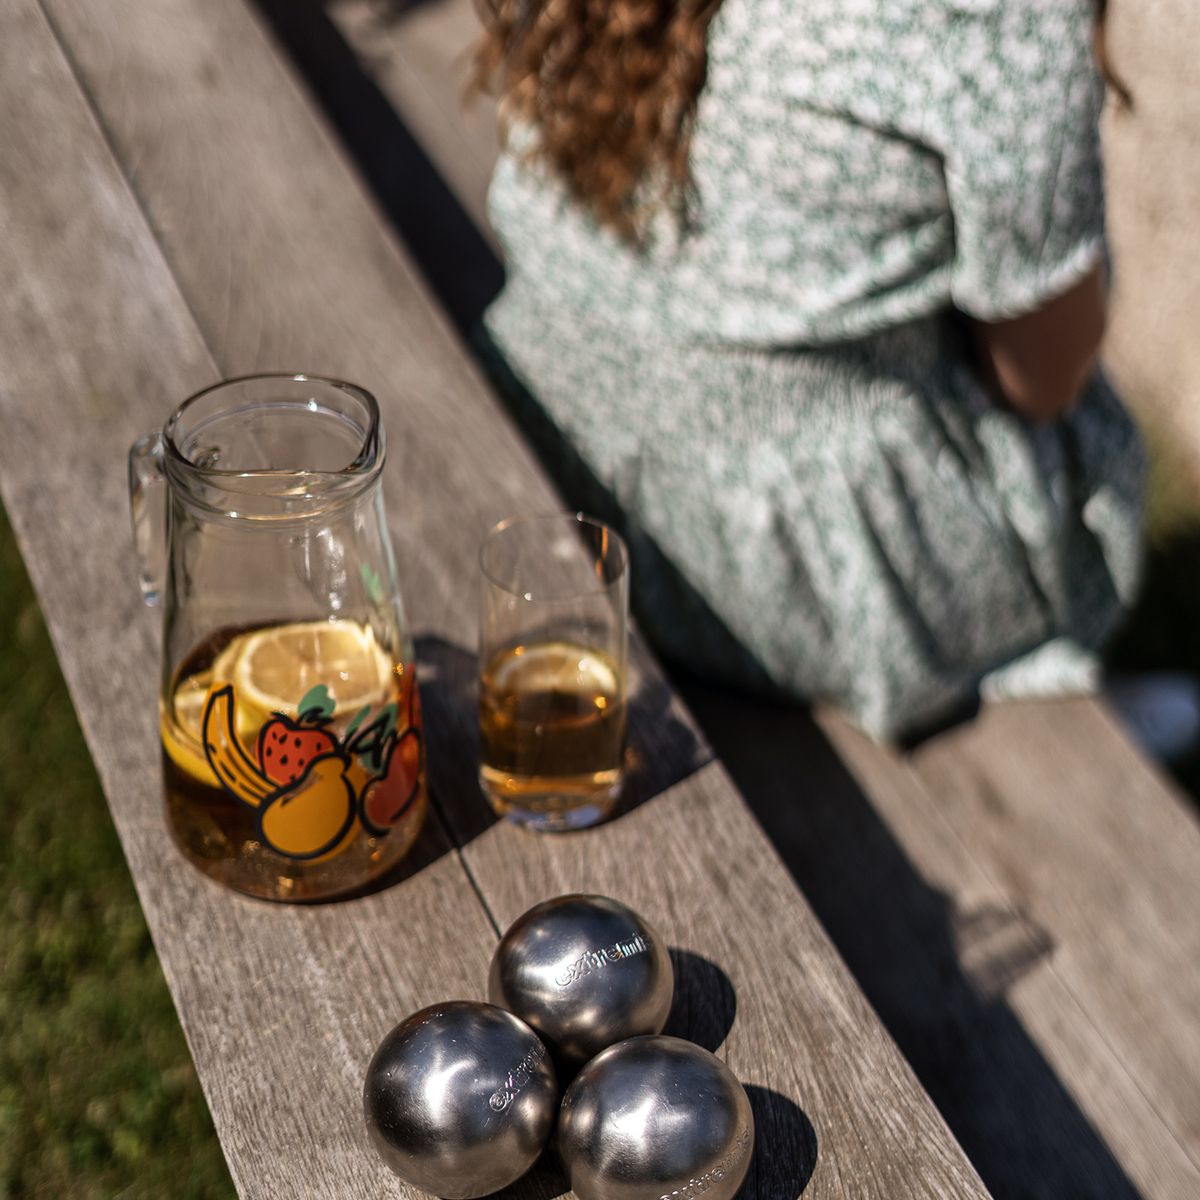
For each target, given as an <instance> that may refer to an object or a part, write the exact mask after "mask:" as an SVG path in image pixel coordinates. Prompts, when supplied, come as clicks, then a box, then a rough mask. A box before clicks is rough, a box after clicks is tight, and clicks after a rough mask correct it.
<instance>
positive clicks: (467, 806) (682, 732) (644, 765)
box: [416, 636, 712, 846]
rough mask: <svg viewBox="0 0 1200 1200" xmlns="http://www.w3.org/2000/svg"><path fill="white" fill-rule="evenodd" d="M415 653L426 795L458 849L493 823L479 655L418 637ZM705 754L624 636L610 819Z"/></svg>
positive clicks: (644, 656)
mask: <svg viewBox="0 0 1200 1200" xmlns="http://www.w3.org/2000/svg"><path fill="white" fill-rule="evenodd" d="M416 650H417V663H418V671H419V679H420V681H421V705H422V708H423V710H424V712H425V727H426V740H427V745H428V747H429V784H430V792H431V795H432V797H433V800H434V802H435V804H436V805H437V806H438V809H439V811H440V812H441V814H442V816H443V819H444V820H445V822H446V824H447V826H448V827H449V829H450V831H451V835H452V837H453V838H454V840H455V841H456V842H457V843H458V844H459V845H460V846H464V845H466V844H467V843H469V842H471V841H473V840H474V839H475V838H477V837H478V836H479V835H480V834H481V833H483V832H484V831H485V830H487V829H489V828H490V827H491V826H492V825H494V824H495V823H496V821H497V820H498V818H497V817H496V815H495V813H493V812H492V810H491V808H490V807H489V805H488V803H487V801H486V800H485V799H484V797H483V793H482V792H481V791H480V788H479V778H478V769H479V718H478V703H479V700H478V688H477V674H478V660H477V658H476V656H475V654H474V653H473V652H471V651H468V650H464V649H463V648H462V647H461V646H456V645H454V644H453V643H452V642H448V641H446V640H445V639H444V638H440V637H421V636H418V637H417V639H416ZM711 757H712V752H711V750H710V749H709V748H708V745H707V743H706V742H704V741H703V739H702V738H700V737H698V736H697V733H696V731H695V729H694V727H692V725H691V724H690V722H689V721H688V718H687V716H686V714H685V713H684V712H683V710H682V708H681V706H680V705H679V703H678V701H677V700H676V699H675V696H674V694H673V693H672V691H671V689H670V687H669V686H668V684H667V683H666V681H665V679H664V678H663V676H662V674H661V672H660V671H659V669H658V667H657V666H656V665H655V664H654V662H653V660H652V659H651V658H650V656H649V654H648V653H647V652H646V650H645V648H644V647H643V646H642V645H641V644H640V642H638V641H637V640H636V639H631V641H630V695H629V749H628V751H627V753H626V777H625V791H624V794H623V796H622V800H621V805H620V808H619V810H618V813H617V815H616V816H614V817H613V818H612V819H613V820H620V819H621V817H622V816H623V815H624V814H625V813H627V812H630V811H631V810H632V809H634V808H637V807H638V806H639V805H640V804H643V803H644V802H645V801H647V800H649V799H650V798H651V797H653V796H657V795H658V794H659V793H660V792H663V791H666V789H667V788H669V787H671V786H672V785H673V784H675V783H678V782H679V781H680V780H682V779H685V778H687V776H689V775H691V774H692V772H694V771H695V770H697V769H698V768H699V767H701V766H703V765H704V763H706V762H708V761H709V760H710V759H711ZM556 836H564V837H569V836H574V835H570V834H561V835H556Z"/></svg>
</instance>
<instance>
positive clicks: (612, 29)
mask: <svg viewBox="0 0 1200 1200" xmlns="http://www.w3.org/2000/svg"><path fill="white" fill-rule="evenodd" d="M1107 2H1108V0H1096V18H1097V24H1096V34H1095V48H1096V57H1097V60H1098V62H1099V65H1100V69H1101V71H1102V72H1103V74H1104V77H1105V79H1106V80H1107V82H1108V83H1109V85H1110V86H1111V87H1112V88H1113V90H1114V91H1115V92H1116V94H1117V96H1118V97H1119V99H1120V101H1121V102H1122V103H1123V104H1124V105H1127V106H1128V105H1129V104H1130V103H1131V100H1130V96H1129V92H1128V90H1127V89H1126V88H1125V86H1124V84H1123V83H1122V82H1121V81H1120V80H1119V79H1118V78H1117V77H1116V76H1115V74H1114V73H1113V72H1112V70H1111V69H1110V67H1109V62H1108V55H1107V48H1106V45H1105V39H1104V32H1105V27H1104V21H1105V9H1106V8H1107ZM476 3H477V6H478V8H479V10H480V18H481V20H482V21H483V26H484V35H483V38H482V40H481V42H480V44H479V47H478V49H477V51H476V55H475V69H474V74H473V81H472V82H473V86H474V87H477V88H486V87H488V86H489V85H492V84H495V85H496V86H497V88H498V91H499V93H500V97H501V109H500V111H501V124H502V128H504V127H507V126H509V125H511V124H513V123H514V122H517V123H520V124H523V125H527V126H529V127H531V128H532V129H534V130H535V131H536V135H537V137H536V145H535V147H534V149H533V150H532V152H531V153H532V156H533V157H535V158H536V159H537V160H539V161H541V162H544V163H546V164H547V165H548V166H549V167H550V168H551V169H552V171H553V172H554V174H555V175H556V176H557V177H558V178H559V179H561V180H562V181H563V182H564V183H565V184H566V186H567V188H568V190H569V191H570V193H571V194H572V195H573V196H574V197H575V199H576V200H577V201H578V202H579V203H580V204H581V205H583V206H584V207H585V208H586V209H588V210H590V211H591V212H592V214H593V215H594V216H595V217H596V219H597V220H598V221H599V222H600V223H601V224H603V225H607V226H609V227H610V228H612V229H615V230H616V231H617V232H618V233H620V234H621V235H622V236H623V237H624V238H626V239H627V240H629V241H631V242H635V243H636V242H639V241H640V240H641V235H642V234H643V232H644V230H645V223H646V219H647V217H648V216H649V214H650V213H651V212H652V211H653V210H654V209H655V208H656V207H658V206H660V205H662V204H664V203H665V204H668V205H670V206H671V208H672V209H673V210H674V211H675V212H676V213H677V214H678V215H680V216H681V217H684V218H686V215H687V210H688V203H689V192H690V184H691V177H690V173H689V169H688V148H689V142H690V139H691V132H692V125H693V122H694V120H695V114H696V101H697V98H698V96H699V93H700V89H701V87H702V86H703V85H704V78H705V73H706V70H707V65H708V48H707V38H708V26H709V22H710V21H711V20H712V18H713V16H714V14H715V13H716V11H717V9H718V8H719V7H720V5H721V0H476Z"/></svg>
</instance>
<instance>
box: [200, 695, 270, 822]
mask: <svg viewBox="0 0 1200 1200" xmlns="http://www.w3.org/2000/svg"><path fill="white" fill-rule="evenodd" d="M201 733H202V736H203V738H204V757H205V758H206V759H207V760H208V765H209V766H210V767H211V768H212V772H213V774H214V775H215V776H216V777H217V778H218V779H219V780H220V781H221V785H222V786H223V787H224V788H226V790H228V791H230V792H232V793H233V794H234V795H235V796H236V797H237V798H238V799H239V800H242V801H245V803H247V804H249V805H251V806H252V807H254V808H258V807H259V805H261V804H262V802H263V801H264V800H265V799H266V798H267V797H268V796H269V795H270V794H271V793H272V792H274V791H275V790H276V786H275V784H273V783H272V782H271V781H270V780H269V779H268V778H267V777H266V776H265V775H264V774H263V773H262V771H260V770H259V768H258V764H257V763H256V762H255V761H254V759H252V758H251V757H250V755H248V754H247V753H246V751H245V750H244V749H242V743H241V742H239V741H238V737H237V732H236V730H235V726H234V723H233V685H232V684H228V683H227V684H226V685H225V686H224V687H223V688H220V689H219V690H217V691H215V692H212V693H211V694H210V695H209V697H208V703H207V704H206V705H205V707H204V727H203V729H202V731H201Z"/></svg>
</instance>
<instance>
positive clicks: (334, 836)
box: [131, 376, 426, 900]
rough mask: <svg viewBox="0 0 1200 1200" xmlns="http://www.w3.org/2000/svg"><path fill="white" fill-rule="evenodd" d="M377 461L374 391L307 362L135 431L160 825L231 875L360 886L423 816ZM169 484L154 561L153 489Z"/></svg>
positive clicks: (214, 393) (269, 887)
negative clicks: (156, 621) (154, 665)
mask: <svg viewBox="0 0 1200 1200" xmlns="http://www.w3.org/2000/svg"><path fill="white" fill-rule="evenodd" d="M147 442H149V444H147ZM382 461H383V441H382V431H381V430H380V428H379V424H378V413H377V411H376V409H375V402H374V400H373V399H372V398H371V397H370V396H369V395H368V394H367V393H365V392H363V391H362V390H361V389H358V388H354V387H353V386H351V385H349V384H340V383H337V382H336V381H330V380H314V379H310V378H308V377H305V376H292V377H270V376H262V377H255V378H252V379H246V380H234V381H232V382H230V383H227V384H222V385H218V387H216V388H212V389H209V390H208V391H206V392H202V393H200V394H199V395H198V396H196V397H193V398H192V400H190V401H188V402H186V403H185V404H184V405H182V406H181V407H180V408H179V409H178V410H176V413H175V414H174V415H173V416H172V417H171V419H170V420H169V421H168V422H167V425H166V426H165V427H164V430H163V432H162V434H161V435H156V436H155V438H153V439H143V441H142V442H141V443H139V444H138V446H135V448H134V452H133V456H132V458H131V487H132V494H133V498H134V529H135V535H136V536H137V537H138V541H139V548H140V549H141V550H142V552H143V562H142V568H143V586H144V588H145V590H146V591H147V594H148V596H149V597H150V598H151V599H154V600H156V599H157V598H158V596H159V595H160V594H162V595H164V598H165V600H166V603H165V606H164V607H165V621H164V662H163V686H162V691H161V695H160V703H159V733H160V739H161V744H162V764H163V783H164V794H165V801H166V812H167V818H168V824H169V827H170V830H171V833H172V835H173V837H174V839H175V842H176V843H177V844H178V846H179V848H180V849H181V850H182V851H183V853H184V854H185V855H186V857H187V858H188V859H190V860H191V861H192V862H193V863H194V864H195V865H196V866H198V867H199V868H200V869H201V870H202V871H204V872H205V873H206V874H207V875H210V876H211V877H212V878H214V879H217V880H219V881H220V882H222V883H225V884H227V885H229V886H230V887H233V888H236V889H237V890H239V891H242V892H247V893H250V894H252V895H256V896H262V897H266V898H269V899H276V900H311V899H319V898H323V897H327V896H333V895H336V894H339V893H342V892H346V891H350V890H353V889H356V888H359V887H361V886H362V885H363V884H365V883H367V882H369V881H370V880H371V879H373V878H375V877H376V876H378V875H379V874H381V873H382V872H384V871H385V870H387V869H388V868H389V867H390V866H392V865H393V864H394V863H396V862H397V861H398V860H399V859H400V858H401V857H402V856H403V855H404V854H405V853H406V852H407V851H408V849H409V848H410V847H411V846H412V843H413V842H414V840H415V839H416V837H417V834H418V833H419V831H420V829H421V825H422V822H423V820H424V816H425V809H426V795H425V770H424V745H423V735H422V727H421V709H420V698H419V694H418V691H417V682H416V672H415V666H414V661H413V655H412V649H411V645H410V643H409V640H408V638H407V636H406V634H405V630H404V623H403V611H402V609H401V606H400V600H399V591H398V587H397V583H396V578H395V564H394V560H393V557H392V552H391V545H390V542H389V540H388V536H387V530H386V524H385V521H384V515H383V508H382V498H381V494H380V488H379V471H380V467H381V465H382ZM162 482H165V484H166V488H165V496H164V500H165V516H166V537H165V548H166V557H165V561H164V562H163V563H162V564H161V565H159V564H158V563H157V562H156V560H155V556H154V554H153V550H154V543H155V537H154V530H153V528H151V527H150V522H151V518H152V516H153V511H152V510H151V507H150V505H151V501H150V497H151V496H152V495H153V494H154V493H153V492H152V491H151V490H150V488H151V486H152V485H155V484H158V483H162Z"/></svg>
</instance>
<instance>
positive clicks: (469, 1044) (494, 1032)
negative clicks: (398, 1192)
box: [363, 1000, 558, 1200]
mask: <svg viewBox="0 0 1200 1200" xmlns="http://www.w3.org/2000/svg"><path fill="white" fill-rule="evenodd" d="M557 1101H558V1085H557V1083H556V1081H555V1078H554V1067H553V1066H552V1064H551V1061H550V1055H549V1054H548V1053H547V1052H546V1047H545V1046H544V1045H543V1044H542V1042H541V1041H540V1040H539V1038H538V1037H537V1035H536V1034H535V1033H534V1032H533V1030H532V1029H530V1028H529V1026H528V1025H526V1024H525V1022H524V1021H521V1020H519V1019H518V1018H517V1017H514V1016H513V1015H512V1013H507V1012H504V1011H503V1010H502V1009H499V1008H496V1007H494V1006H493V1005H491V1004H478V1003H475V1002H474V1001H468V1000H452V1001H450V1002H449V1003H446V1004H434V1005H431V1006H430V1007H429V1008H423V1009H422V1010H421V1011H420V1012H417V1013H413V1015H412V1016H411V1017H408V1018H406V1019H405V1020H403V1021H401V1022H400V1024H399V1025H397V1026H396V1028H395V1029H393V1030H392V1032H391V1033H389V1034H388V1035H387V1037H385V1038H384V1039H383V1041H382V1042H381V1043H380V1046H379V1049H378V1050H376V1051H375V1057H374V1058H373V1059H371V1065H370V1066H369V1067H368V1068H367V1082H366V1086H365V1087H364V1089H363V1108H364V1110H365V1112H366V1117H367V1129H368V1130H369V1131H370V1134H371V1140H372V1141H373V1142H374V1143H375V1149H376V1150H378V1151H379V1154H380V1157H381V1158H382V1159H383V1161H384V1162H385V1163H387V1165H388V1166H389V1167H391V1169H392V1170H393V1171H394V1172H395V1173H396V1174H397V1175H399V1176H400V1178H401V1179H403V1180H404V1182H405V1183H411V1184H413V1185H414V1186H416V1187H419V1188H423V1189H424V1190H425V1191H427V1192H432V1193H433V1194H434V1195H435V1196H445V1197H448V1198H449V1200H465V1198H466V1197H474V1196H486V1195H488V1194H489V1193H490V1192H495V1191H499V1189H500V1188H502V1187H507V1186H508V1184H510V1183H512V1182H513V1181H514V1180H516V1179H519V1178H520V1177H521V1176H522V1175H524V1174H525V1172H526V1171H528V1170H529V1168H530V1167H531V1166H533V1163H534V1160H535V1159H536V1158H537V1157H538V1155H539V1154H541V1152H542V1148H543V1147H544V1146H545V1144H546V1140H547V1138H548V1137H549V1136H550V1131H551V1129H552V1128H553V1125H554V1116H555V1107H556V1104H557Z"/></svg>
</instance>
